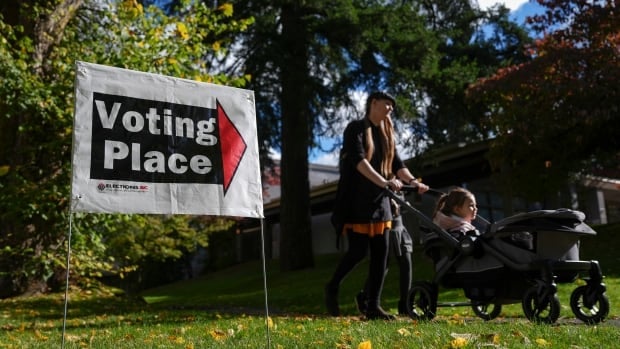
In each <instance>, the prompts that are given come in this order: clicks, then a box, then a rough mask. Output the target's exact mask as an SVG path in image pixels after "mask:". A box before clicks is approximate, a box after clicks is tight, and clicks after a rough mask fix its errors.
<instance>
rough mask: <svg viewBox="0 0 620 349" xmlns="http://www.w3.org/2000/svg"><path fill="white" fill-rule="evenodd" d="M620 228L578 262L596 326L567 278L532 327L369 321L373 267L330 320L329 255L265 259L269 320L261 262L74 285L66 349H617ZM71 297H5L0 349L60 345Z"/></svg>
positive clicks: (455, 318) (453, 320)
mask: <svg viewBox="0 0 620 349" xmlns="http://www.w3.org/2000/svg"><path fill="white" fill-rule="evenodd" d="M618 228H619V226H618V225H616V226H606V227H603V228H597V231H598V232H599V235H598V236H597V237H594V238H584V239H583V240H582V246H581V259H582V260H589V259H597V260H599V261H600V263H601V266H602V268H603V271H604V273H605V275H606V279H605V282H606V284H607V295H608V297H609V299H610V303H611V311H610V314H609V316H608V318H607V320H606V321H605V322H603V323H601V324H599V325H596V326H589V325H585V324H583V323H581V322H580V321H579V320H576V319H575V318H574V315H573V314H572V312H571V310H570V305H569V297H570V292H572V290H573V289H574V288H575V286H576V285H574V284H560V285H559V286H560V287H559V291H558V295H559V298H560V302H561V306H562V308H561V314H560V319H559V320H558V321H557V323H556V324H553V325H541V324H535V323H531V322H529V321H528V320H526V319H525V316H524V315H523V312H522V310H521V306H520V304H512V305H507V306H504V307H503V311H502V313H501V314H500V316H499V317H498V318H496V319H494V320H492V321H488V322H485V321H483V320H481V319H479V318H476V317H475V316H474V315H473V312H472V311H471V310H470V309H469V307H457V308H439V310H438V315H437V317H436V318H435V319H434V320H433V321H430V322H418V321H413V320H411V319H409V318H406V317H401V318H399V319H398V320H397V321H394V322H383V321H371V322H368V321H364V320H363V319H361V318H360V317H359V316H358V315H357V314H356V310H355V306H354V303H353V295H354V294H355V293H356V292H357V291H358V290H359V288H360V287H361V285H362V283H363V281H364V277H365V271H366V266H367V265H366V264H365V263H364V264H362V265H360V266H358V268H357V269H356V270H355V271H354V272H353V273H352V274H351V275H350V276H349V277H348V278H347V279H346V280H345V281H344V283H343V285H342V289H341V297H340V303H341V310H342V312H343V315H344V316H342V317H340V318H331V317H328V316H326V313H325V309H324V306H323V286H324V284H325V282H326V281H327V279H328V278H329V277H330V275H331V273H332V272H333V270H334V268H335V265H336V263H337V262H338V260H339V256H336V255H331V256H322V257H320V258H317V259H316V267H315V268H313V269H309V270H304V271H298V272H281V271H280V270H279V265H278V262H277V261H268V264H267V266H266V269H267V290H268V302H267V305H268V308H267V309H268V311H269V315H270V318H269V321H268V324H267V323H266V307H265V293H264V287H263V282H264V279H263V272H262V265H261V263H260V262H252V263H246V264H242V265H238V266H235V267H233V268H229V269H226V270H222V271H220V272H217V273H213V274H208V275H205V276H204V277H201V278H199V279H195V280H191V281H185V282H179V283H175V284H171V285H166V286H164V287H159V288H156V289H151V290H147V291H146V292H144V293H143V294H142V298H138V299H128V298H127V297H124V296H120V295H115V294H113V293H106V292H93V293H87V292H72V293H71V296H70V299H69V303H68V315H67V322H66V332H65V335H64V341H65V347H66V348H185V349H191V348H266V347H270V348H365V347H366V346H365V345H366V344H371V346H372V348H375V349H376V348H418V347H419V348H451V347H464V348H479V347H487V346H488V347H497V348H539V347H540V348H543V347H544V348H610V347H617V345H618V341H620V329H619V328H618V325H619V324H620V311H618V309H617V305H618V304H620V263H618V262H620V261H619V259H620V254H617V252H616V251H617V250H618V248H619V247H620V235H619V233H620V232H619V231H618ZM414 259H415V261H414V265H415V270H414V274H415V278H416V279H427V278H429V277H430V269H429V268H430V265H429V264H428V262H427V261H426V260H425V259H424V258H423V257H421V256H419V255H418V254H416V255H415V258H414ZM391 269H392V270H391V272H389V273H388V278H387V280H386V286H385V290H384V294H383V305H384V307H385V308H387V309H390V310H391V311H392V312H395V311H396V309H395V308H396V304H397V299H398V294H397V293H398V291H397V287H396V284H397V267H396V266H392V267H391ZM63 297H64V294H52V295H46V296H39V297H29V298H14V299H8V300H3V301H0V348H20V349H21V348H60V347H61V343H62V339H63V332H62V324H63V310H64V300H63ZM439 297H440V301H453V300H465V299H464V297H463V295H462V292H461V291H460V290H442V292H441V293H440V296H439Z"/></svg>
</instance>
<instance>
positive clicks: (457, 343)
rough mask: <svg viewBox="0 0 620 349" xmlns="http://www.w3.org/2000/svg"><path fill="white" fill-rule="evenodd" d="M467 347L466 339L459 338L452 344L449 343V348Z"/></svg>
mask: <svg viewBox="0 0 620 349" xmlns="http://www.w3.org/2000/svg"><path fill="white" fill-rule="evenodd" d="M466 345H467V339H465V338H462V337H459V338H454V339H453V340H452V342H450V348H462V347H464V346H466Z"/></svg>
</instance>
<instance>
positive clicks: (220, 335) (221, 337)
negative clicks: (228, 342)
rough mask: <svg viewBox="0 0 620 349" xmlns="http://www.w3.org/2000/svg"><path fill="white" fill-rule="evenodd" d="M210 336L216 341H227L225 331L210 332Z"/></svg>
mask: <svg viewBox="0 0 620 349" xmlns="http://www.w3.org/2000/svg"><path fill="white" fill-rule="evenodd" d="M209 334H210V335H211V337H212V338H213V339H215V340H216V341H221V340H224V339H226V333H225V332H224V331H220V330H211V332H209Z"/></svg>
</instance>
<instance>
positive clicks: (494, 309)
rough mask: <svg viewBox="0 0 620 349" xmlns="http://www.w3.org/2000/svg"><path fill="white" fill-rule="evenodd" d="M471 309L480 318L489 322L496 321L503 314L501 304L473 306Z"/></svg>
mask: <svg viewBox="0 0 620 349" xmlns="http://www.w3.org/2000/svg"><path fill="white" fill-rule="evenodd" d="M471 309H472V310H473V311H474V313H475V314H476V316H478V317H479V318H481V319H483V320H485V321H489V320H493V319H495V318H496V317H497V316H498V315H499V313H501V312H502V305H501V304H489V303H483V304H473V305H472V306H471Z"/></svg>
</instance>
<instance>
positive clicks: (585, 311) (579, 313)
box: [570, 286, 609, 324]
mask: <svg viewBox="0 0 620 349" xmlns="http://www.w3.org/2000/svg"><path fill="white" fill-rule="evenodd" d="M570 307H571V309H572V310H573V313H574V314H575V316H576V317H577V319H579V320H581V321H583V322H585V323H587V324H597V323H599V322H601V321H603V319H605V317H607V315H608V314H609V298H608V297H607V295H606V294H605V293H604V292H599V290H597V289H592V288H590V287H589V286H579V287H577V288H576V289H575V290H574V291H573V293H572V294H571V296H570Z"/></svg>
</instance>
